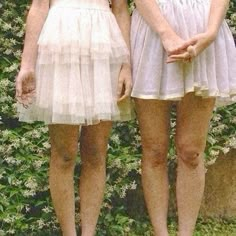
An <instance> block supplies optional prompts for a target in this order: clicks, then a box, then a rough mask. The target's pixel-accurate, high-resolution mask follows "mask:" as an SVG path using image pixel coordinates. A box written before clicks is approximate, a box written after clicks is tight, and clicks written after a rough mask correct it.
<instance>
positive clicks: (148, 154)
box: [142, 143, 167, 168]
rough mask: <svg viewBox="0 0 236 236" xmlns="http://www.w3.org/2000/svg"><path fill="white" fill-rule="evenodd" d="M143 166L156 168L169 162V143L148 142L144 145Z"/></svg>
mask: <svg viewBox="0 0 236 236" xmlns="http://www.w3.org/2000/svg"><path fill="white" fill-rule="evenodd" d="M142 149H143V158H142V166H143V167H151V168H155V167H158V166H162V165H166V163H167V144H163V145H159V144H155V143H146V144H143V146H142Z"/></svg>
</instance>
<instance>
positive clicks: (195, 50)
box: [170, 0, 229, 61]
mask: <svg viewBox="0 0 236 236" xmlns="http://www.w3.org/2000/svg"><path fill="white" fill-rule="evenodd" d="M228 6H229V0H211V6H210V12H209V19H208V26H207V29H206V31H205V32H204V33H200V34H197V35H195V36H194V37H193V38H191V39H189V41H188V43H190V44H191V46H189V47H188V49H187V52H184V53H182V54H179V55H172V56H171V57H170V58H171V59H174V60H175V61H176V60H182V59H186V58H191V57H195V56H197V55H199V54H200V53H201V52H202V51H204V50H205V49H206V48H207V47H208V46H209V45H210V44H211V43H212V42H213V41H214V40H215V38H216V36H217V34H218V31H219V29H220V26H221V24H222V22H223V20H224V18H225V15H226V12H227V9H228Z"/></svg>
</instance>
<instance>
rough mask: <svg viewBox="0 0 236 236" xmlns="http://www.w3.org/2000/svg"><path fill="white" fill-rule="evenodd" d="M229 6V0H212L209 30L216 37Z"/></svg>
mask: <svg viewBox="0 0 236 236" xmlns="http://www.w3.org/2000/svg"><path fill="white" fill-rule="evenodd" d="M228 7H229V0H211V8H210V14H209V20H208V28H207V31H208V32H209V33H210V34H211V35H213V37H214V38H215V37H216V35H217V33H218V31H219V28H220V26H221V24H222V21H223V20H224V18H225V15H226V12H227V10H228Z"/></svg>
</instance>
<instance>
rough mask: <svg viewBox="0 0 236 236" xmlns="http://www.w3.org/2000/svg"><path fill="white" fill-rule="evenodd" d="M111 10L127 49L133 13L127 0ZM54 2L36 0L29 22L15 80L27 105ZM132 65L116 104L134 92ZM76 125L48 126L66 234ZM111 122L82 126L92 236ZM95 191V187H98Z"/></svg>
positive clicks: (55, 196) (70, 235)
mask: <svg viewBox="0 0 236 236" xmlns="http://www.w3.org/2000/svg"><path fill="white" fill-rule="evenodd" d="M112 3H113V4H112V11H113V13H114V15H115V17H116V19H117V22H118V25H119V27H120V29H121V32H122V34H123V37H124V39H125V41H126V43H127V45H128V47H129V31H130V16H129V12H128V7H127V2H126V1H125V0H119V1H117V0H116V1H113V2H112ZM49 5H50V0H33V2H32V5H31V8H30V11H29V14H28V17H27V22H26V38H25V44H24V50H23V54H22V60H21V68H20V72H19V74H18V76H17V78H16V98H17V100H18V102H19V103H21V104H22V105H24V106H25V107H27V106H28V105H29V104H30V103H31V102H32V99H33V98H34V95H35V84H36V83H35V65H36V58H37V50H38V47H37V41H38V38H39V35H40V32H41V29H42V27H43V24H44V22H45V19H46V17H47V14H48V11H49ZM131 86H132V83H131V67H130V63H129V62H128V63H126V64H123V65H122V67H121V71H120V75H119V78H118V91H117V102H119V101H122V100H125V99H126V98H127V97H129V95H130V92H131ZM79 128H80V127H79V126H78V125H62V124H56V125H49V134H50V140H51V159H50V170H49V184H50V191H51V196H52V201H53V205H54V208H55V212H56V215H57V217H58V220H59V223H60V226H61V230H62V232H63V236H75V235H76V230H75V206H74V183H73V176H74V166H75V158H76V156H77V146H78V133H79ZM110 129H111V122H100V123H99V124H98V125H94V126H88V127H82V130H81V137H80V141H81V145H80V148H81V150H80V151H81V158H82V171H81V179H80V198H81V202H80V204H81V206H80V209H81V228H82V236H93V235H94V234H95V229H96V223H97V219H98V215H99V212H100V207H101V203H102V199H103V194H104V187H105V160H106V150H107V142H108V136H109V132H110ZM95 190H96V191H95Z"/></svg>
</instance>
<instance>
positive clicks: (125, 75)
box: [117, 64, 132, 102]
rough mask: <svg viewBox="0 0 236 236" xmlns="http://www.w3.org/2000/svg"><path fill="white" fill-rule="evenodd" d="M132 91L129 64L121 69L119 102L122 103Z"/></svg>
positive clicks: (118, 90)
mask: <svg viewBox="0 0 236 236" xmlns="http://www.w3.org/2000/svg"><path fill="white" fill-rule="evenodd" d="M131 89H132V78H131V67H130V65H129V64H123V65H122V67H121V71H120V75H119V80H118V88H117V101H118V102H120V101H122V100H124V99H125V98H127V97H129V96H130V94H131Z"/></svg>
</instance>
